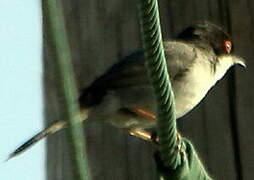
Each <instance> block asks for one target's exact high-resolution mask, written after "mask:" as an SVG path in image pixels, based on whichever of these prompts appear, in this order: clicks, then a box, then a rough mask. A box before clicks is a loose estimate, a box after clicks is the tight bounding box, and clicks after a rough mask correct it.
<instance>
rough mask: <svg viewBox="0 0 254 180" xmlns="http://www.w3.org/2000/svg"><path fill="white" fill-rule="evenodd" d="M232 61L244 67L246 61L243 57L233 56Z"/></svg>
mask: <svg viewBox="0 0 254 180" xmlns="http://www.w3.org/2000/svg"><path fill="white" fill-rule="evenodd" d="M234 63H235V64H239V65H240V66H242V67H244V68H246V61H245V59H243V58H240V57H235V58H234Z"/></svg>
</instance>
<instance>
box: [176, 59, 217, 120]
mask: <svg viewBox="0 0 254 180" xmlns="http://www.w3.org/2000/svg"><path fill="white" fill-rule="evenodd" d="M200 56H201V57H197V60H196V62H195V63H194V64H193V66H192V67H191V68H190V69H189V71H188V72H187V73H186V74H185V76H184V77H183V78H182V79H180V80H173V81H172V86H173V91H174V95H175V105H176V116H177V117H178V118H179V117H182V116H183V115H185V114H186V113H188V112H189V111H190V110H191V109H193V108H194V107H195V106H196V105H197V104H198V103H199V102H200V101H201V100H202V99H203V98H204V97H205V95H206V94H207V92H208V91H209V89H210V88H211V87H212V86H213V85H214V84H215V82H216V81H215V78H214V75H213V70H212V67H211V64H210V62H209V61H208V60H206V59H205V58H207V57H206V56H202V55H200Z"/></svg>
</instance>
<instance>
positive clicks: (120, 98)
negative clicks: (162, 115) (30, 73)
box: [9, 21, 245, 158]
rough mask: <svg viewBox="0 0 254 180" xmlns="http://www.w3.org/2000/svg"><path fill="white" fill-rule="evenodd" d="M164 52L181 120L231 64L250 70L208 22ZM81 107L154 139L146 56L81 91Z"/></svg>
mask: <svg viewBox="0 0 254 180" xmlns="http://www.w3.org/2000/svg"><path fill="white" fill-rule="evenodd" d="M164 50H165V56H166V61H167V62H166V63H167V68H168V72H169V76H170V80H171V84H172V89H173V92H174V96H175V108H176V117H177V118H180V117H182V116H184V115H185V114H186V113H188V112H189V111H190V110H192V109H193V108H194V107H195V106H196V105H197V104H198V103H199V102H200V101H201V100H202V99H203V98H204V97H205V95H206V94H207V92H208V91H209V90H210V89H211V87H213V86H214V85H215V84H216V82H217V81H218V80H220V79H221V78H222V77H223V76H224V74H225V73H226V72H227V70H228V69H229V68H230V67H231V66H233V65H235V64H240V65H242V66H243V67H245V61H244V59H242V58H240V57H238V56H235V55H233V54H231V53H232V50H233V42H232V39H231V38H230V36H229V35H228V34H227V33H226V32H224V31H223V29H222V28H221V27H219V26H217V25H215V24H212V23H210V22H207V21H205V22H199V23H196V24H194V25H191V26H189V27H187V28H186V29H185V30H184V31H183V32H181V33H180V34H179V35H178V36H177V38H176V39H175V40H172V41H166V42H164ZM79 105H80V114H79V115H81V117H82V121H86V122H108V123H110V124H112V125H114V126H116V127H118V128H121V129H124V130H125V131H127V132H128V133H130V134H131V135H135V136H138V137H140V138H142V139H145V140H151V139H152V135H151V134H150V133H149V132H148V131H146V130H145V129H147V128H152V127H155V126H156V117H155V114H156V101H155V95H154V91H153V88H152V86H151V84H150V82H149V78H148V75H147V70H146V67H145V58H144V52H142V51H138V52H135V53H133V54H131V55H130V56H128V57H126V58H124V59H123V60H122V61H120V62H118V63H116V64H114V65H113V66H112V67H111V68H110V69H109V70H108V71H107V72H106V73H105V74H103V75H102V76H101V77H99V78H97V79H96V80H95V81H94V82H93V83H92V84H91V85H90V86H89V87H87V88H85V89H84V90H83V91H82V92H81V95H80V98H79ZM67 125H68V123H67V121H59V122H56V123H55V124H53V125H52V126H50V127H49V128H46V129H45V130H43V131H42V132H40V133H38V134H37V135H35V136H34V137H32V138H31V139H30V140H28V141H27V142H26V143H24V144H23V145H22V146H20V147H19V148H18V149H17V150H15V151H14V152H13V153H12V154H11V155H10V156H9V158H12V157H14V156H16V155H18V154H20V153H22V152H23V151H25V150H26V149H27V148H28V147H30V146H31V145H33V144H35V143H36V142H38V141H39V140H40V139H42V138H43V137H45V136H47V135H49V134H53V133H55V132H57V131H58V130H60V129H63V128H64V127H67Z"/></svg>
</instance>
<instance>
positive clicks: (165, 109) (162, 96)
mask: <svg viewBox="0 0 254 180" xmlns="http://www.w3.org/2000/svg"><path fill="white" fill-rule="evenodd" d="M139 8H140V26H141V35H142V43H143V48H144V51H145V57H146V59H147V66H148V70H149V74H150V78H151V81H152V84H153V87H154V90H155V94H156V98H157V107H158V108H157V113H158V116H157V118H158V137H159V139H160V140H159V143H160V156H161V159H162V160H163V162H164V165H165V166H166V167H170V168H173V169H175V168H176V167H177V166H178V165H179V164H180V158H179V156H180V155H179V152H178V151H176V146H177V143H178V142H177V131H176V115H175V104H174V94H173V92H172V88H171V84H170V81H169V76H168V72H167V65H166V59H165V55H164V49H163V42H162V36H161V30H160V19H159V11H158V4H157V1H156V0H140V7H139Z"/></svg>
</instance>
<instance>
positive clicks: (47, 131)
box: [6, 111, 87, 161]
mask: <svg viewBox="0 0 254 180" xmlns="http://www.w3.org/2000/svg"><path fill="white" fill-rule="evenodd" d="M81 115H82V117H81V122H83V121H84V120H86V119H87V112H85V111H83V112H82V113H81ZM67 126H68V122H67V121H59V122H56V123H54V124H52V125H51V126H50V127H48V128H46V129H44V130H43V131H41V132H39V133H38V134H36V135H34V136H33V137H32V138H30V139H29V140H28V141H26V142H25V143H24V144H22V145H21V146H19V147H18V148H17V149H16V150H15V151H14V152H12V153H11V154H10V155H9V157H8V158H7V160H6V161H8V160H9V159H11V158H13V157H16V156H18V155H20V154H22V153H23V152H25V151H26V150H27V149H28V148H30V147H32V146H33V145H34V144H36V143H37V142H39V141H40V140H41V139H43V138H44V137H46V136H48V135H50V134H54V133H56V132H57V131H59V130H61V129H64V128H66V127H67Z"/></svg>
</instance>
